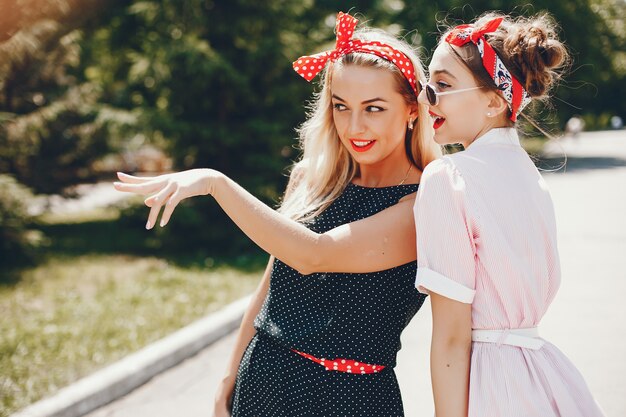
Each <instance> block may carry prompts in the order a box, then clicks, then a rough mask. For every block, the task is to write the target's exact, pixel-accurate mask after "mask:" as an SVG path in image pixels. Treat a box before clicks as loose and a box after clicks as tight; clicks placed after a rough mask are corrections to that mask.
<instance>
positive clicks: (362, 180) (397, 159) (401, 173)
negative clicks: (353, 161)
mask: <svg viewBox="0 0 626 417" xmlns="http://www.w3.org/2000/svg"><path fill="white" fill-rule="evenodd" d="M400 150H401V153H399V152H395V151H394V154H395V153H399V155H389V156H388V157H387V158H385V159H383V160H381V161H378V162H376V163H374V164H359V175H358V177H357V178H355V179H354V181H353V182H354V183H355V184H357V185H361V186H364V187H389V186H392V185H399V184H400V183H402V182H403V181H404V183H405V184H406V183H410V182H408V180H409V179H408V178H407V173H409V172H408V171H409V168H410V167H411V165H412V164H411V162H410V161H409V158H407V156H406V153H405V152H404V148H403V147H401V149H400ZM411 171H413V170H411ZM409 174H410V173H409Z"/></svg>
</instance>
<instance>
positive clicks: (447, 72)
mask: <svg viewBox="0 0 626 417" xmlns="http://www.w3.org/2000/svg"><path fill="white" fill-rule="evenodd" d="M439 74H446V75H448V76H450V77H452V78H454V79H455V80H456V79H457V78H456V77H455V76H454V75H453V74H452V73H451V72H450V71H448V70H445V69H440V70H435V71H433V72H432V73H431V75H439Z"/></svg>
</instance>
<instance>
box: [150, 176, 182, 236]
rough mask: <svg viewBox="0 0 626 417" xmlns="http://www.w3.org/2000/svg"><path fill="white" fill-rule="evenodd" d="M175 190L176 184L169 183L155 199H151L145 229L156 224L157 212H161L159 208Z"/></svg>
mask: <svg viewBox="0 0 626 417" xmlns="http://www.w3.org/2000/svg"><path fill="white" fill-rule="evenodd" d="M175 189H176V184H174V183H171V184H169V185H168V186H167V187H165V189H164V190H163V191H161V192H160V193H159V194H157V196H155V197H157V198H156V199H154V198H152V204H151V205H150V207H151V208H150V214H149V215H148V222H147V223H146V229H148V230H150V229H152V228H153V227H154V225H155V224H156V221H157V218H158V217H159V212H160V211H161V207H163V204H164V203H165V200H166V198H167V197H169V195H170V194H172V193H173V192H174V190H175Z"/></svg>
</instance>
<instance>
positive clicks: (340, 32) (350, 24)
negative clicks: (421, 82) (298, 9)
mask: <svg viewBox="0 0 626 417" xmlns="http://www.w3.org/2000/svg"><path fill="white" fill-rule="evenodd" d="M358 22H359V21H358V20H357V19H355V18H354V17H352V16H350V15H349V14H347V13H343V12H339V14H337V23H336V25H335V34H336V37H337V43H336V44H335V49H333V50H332V51H325V52H320V53H319V54H315V55H311V56H303V57H300V58H298V59H297V60H296V61H294V63H293V69H294V70H295V71H296V72H297V73H298V74H300V75H301V76H302V77H303V78H304V79H305V80H307V81H311V80H312V79H313V78H315V76H316V75H317V74H318V73H319V72H320V71H321V70H322V69H323V68H324V67H325V66H326V64H328V61H332V62H334V61H335V60H337V59H338V58H339V57H341V56H343V55H346V54H349V53H351V52H362V53H366V54H373V55H376V56H379V57H381V58H384V59H386V60H387V61H389V62H392V63H394V64H395V65H396V66H397V67H398V69H399V70H400V71H401V72H402V75H403V76H404V78H406V80H407V81H408V82H409V84H410V85H411V87H412V88H413V91H414V92H415V95H416V96H417V95H418V94H419V91H418V90H417V78H416V75H415V68H414V67H413V62H412V61H411V60H410V59H409V57H407V56H406V55H405V54H404V53H402V52H400V51H398V50H396V49H394V48H392V47H391V46H389V45H386V44H384V43H382V42H376V41H371V42H365V41H361V40H358V39H352V35H353V34H354V29H355V28H356V25H357V23H358Z"/></svg>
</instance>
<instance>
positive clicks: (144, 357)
mask: <svg viewBox="0 0 626 417" xmlns="http://www.w3.org/2000/svg"><path fill="white" fill-rule="evenodd" d="M250 298H251V297H250V296H248V297H244V298H242V299H240V300H238V301H235V302H233V303H231V304H229V305H228V306H226V307H224V308H223V309H221V310H219V311H217V312H215V313H213V314H210V315H209V316H207V317H205V318H203V319H200V320H198V321H196V322H194V323H192V324H190V325H188V326H187V327H184V328H182V329H181V330H178V331H177V332H175V333H173V334H171V335H169V336H167V337H165V338H163V339H161V340H159V341H157V342H154V343H152V344H150V345H148V346H146V347H145V348H143V349H141V350H140V351H138V352H136V353H133V354H131V355H129V356H127V357H125V358H124V359H122V360H120V361H118V362H116V363H114V364H112V365H109V366H107V367H106V368H104V369H101V370H100V371H97V372H95V373H93V374H91V375H89V376H87V377H85V378H83V379H81V380H79V381H77V382H75V383H73V384H72V385H69V386H67V387H65V388H63V389H62V390H60V391H59V392H58V393H57V394H55V395H54V396H52V397H50V398H46V399H43V400H41V401H38V402H36V403H35V404H32V405H30V406H28V407H26V408H24V409H23V410H21V411H19V412H17V413H15V414H13V416H12V417H79V416H82V415H85V414H87V413H89V412H91V411H93V410H95V409H97V408H99V407H102V406H103V405H105V404H108V403H110V402H111V401H113V400H116V399H118V398H120V397H122V396H124V395H126V394H128V393H129V392H131V391H132V390H134V389H135V388H137V387H139V386H141V385H143V384H144V383H146V382H148V381H149V380H150V379H151V378H152V377H154V376H156V375H158V374H160V373H161V372H163V371H166V370H167V369H169V368H171V367H173V366H175V365H177V364H179V363H180V362H182V361H183V360H185V359H187V358H189V357H191V356H193V355H195V354H196V353H198V352H199V351H200V350H202V349H203V348H205V347H206V346H208V345H210V344H211V343H213V342H216V341H217V340H219V339H220V338H221V337H223V336H225V335H227V334H228V333H230V332H232V331H233V330H235V329H236V328H237V327H238V326H239V324H240V322H241V318H242V317H243V313H244V312H245V310H246V308H247V307H248V304H249V303H250Z"/></svg>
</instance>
